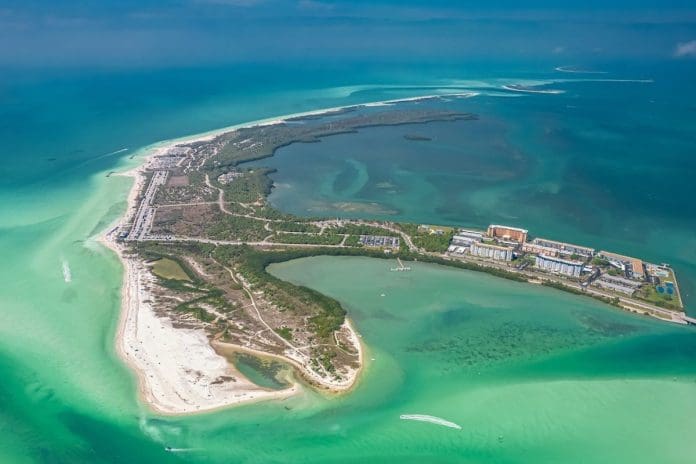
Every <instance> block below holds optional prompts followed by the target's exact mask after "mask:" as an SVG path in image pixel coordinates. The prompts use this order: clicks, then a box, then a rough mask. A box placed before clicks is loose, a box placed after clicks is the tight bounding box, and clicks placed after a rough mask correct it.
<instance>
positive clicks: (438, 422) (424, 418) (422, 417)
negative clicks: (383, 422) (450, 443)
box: [399, 414, 462, 430]
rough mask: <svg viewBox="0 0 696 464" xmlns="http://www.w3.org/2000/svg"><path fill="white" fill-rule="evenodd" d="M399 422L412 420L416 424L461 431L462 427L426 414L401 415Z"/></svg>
mask: <svg viewBox="0 0 696 464" xmlns="http://www.w3.org/2000/svg"><path fill="white" fill-rule="evenodd" d="M399 419H401V420H412V421H418V422H428V423H430V424H435V425H442V426H443V427H449V428H451V429H457V430H461V429H462V427H461V426H460V425H459V424H455V423H454V422H450V421H448V420H445V419H443V418H442V417H436V416H428V415H426V414H402V415H400V416H399Z"/></svg>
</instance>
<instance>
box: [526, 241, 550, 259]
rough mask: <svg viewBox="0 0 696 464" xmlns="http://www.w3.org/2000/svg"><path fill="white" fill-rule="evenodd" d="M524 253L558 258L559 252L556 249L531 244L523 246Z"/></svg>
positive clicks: (527, 243)
mask: <svg viewBox="0 0 696 464" xmlns="http://www.w3.org/2000/svg"><path fill="white" fill-rule="evenodd" d="M522 251H524V252H525V253H532V254H534V255H542V256H558V250H557V249H556V248H550V247H545V246H542V245H537V244H535V243H529V242H526V243H523V244H522Z"/></svg>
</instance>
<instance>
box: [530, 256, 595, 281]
mask: <svg viewBox="0 0 696 464" xmlns="http://www.w3.org/2000/svg"><path fill="white" fill-rule="evenodd" d="M534 264H535V266H536V267H538V268H539V269H543V270H545V271H548V272H553V273H556V274H563V275H567V276H571V277H580V273H581V272H582V268H583V265H584V263H583V262H582V261H571V260H569V259H563V258H557V257H554V256H537V257H536V261H535V263H534Z"/></svg>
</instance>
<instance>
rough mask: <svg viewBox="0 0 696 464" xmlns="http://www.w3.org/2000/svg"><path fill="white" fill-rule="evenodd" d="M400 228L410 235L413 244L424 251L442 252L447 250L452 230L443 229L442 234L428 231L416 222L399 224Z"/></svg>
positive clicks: (452, 234) (452, 233)
mask: <svg viewBox="0 0 696 464" xmlns="http://www.w3.org/2000/svg"><path fill="white" fill-rule="evenodd" d="M399 227H400V228H401V230H403V231H404V232H406V234H408V235H410V236H411V240H412V241H413V244H414V245H416V246H417V247H418V248H422V249H424V250H425V251H430V252H436V253H444V252H445V251H447V247H449V244H450V242H451V241H452V237H453V236H454V230H453V229H449V230H445V231H443V233H442V234H436V233H430V232H429V231H428V230H427V229H424V228H421V227H419V226H418V225H417V224H399Z"/></svg>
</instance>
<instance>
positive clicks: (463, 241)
mask: <svg viewBox="0 0 696 464" xmlns="http://www.w3.org/2000/svg"><path fill="white" fill-rule="evenodd" d="M481 240H483V232H474V231H469V230H460V231H459V232H457V235H455V236H454V237H452V245H459V246H469V245H471V244H472V243H474V242H480V241H481Z"/></svg>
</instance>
